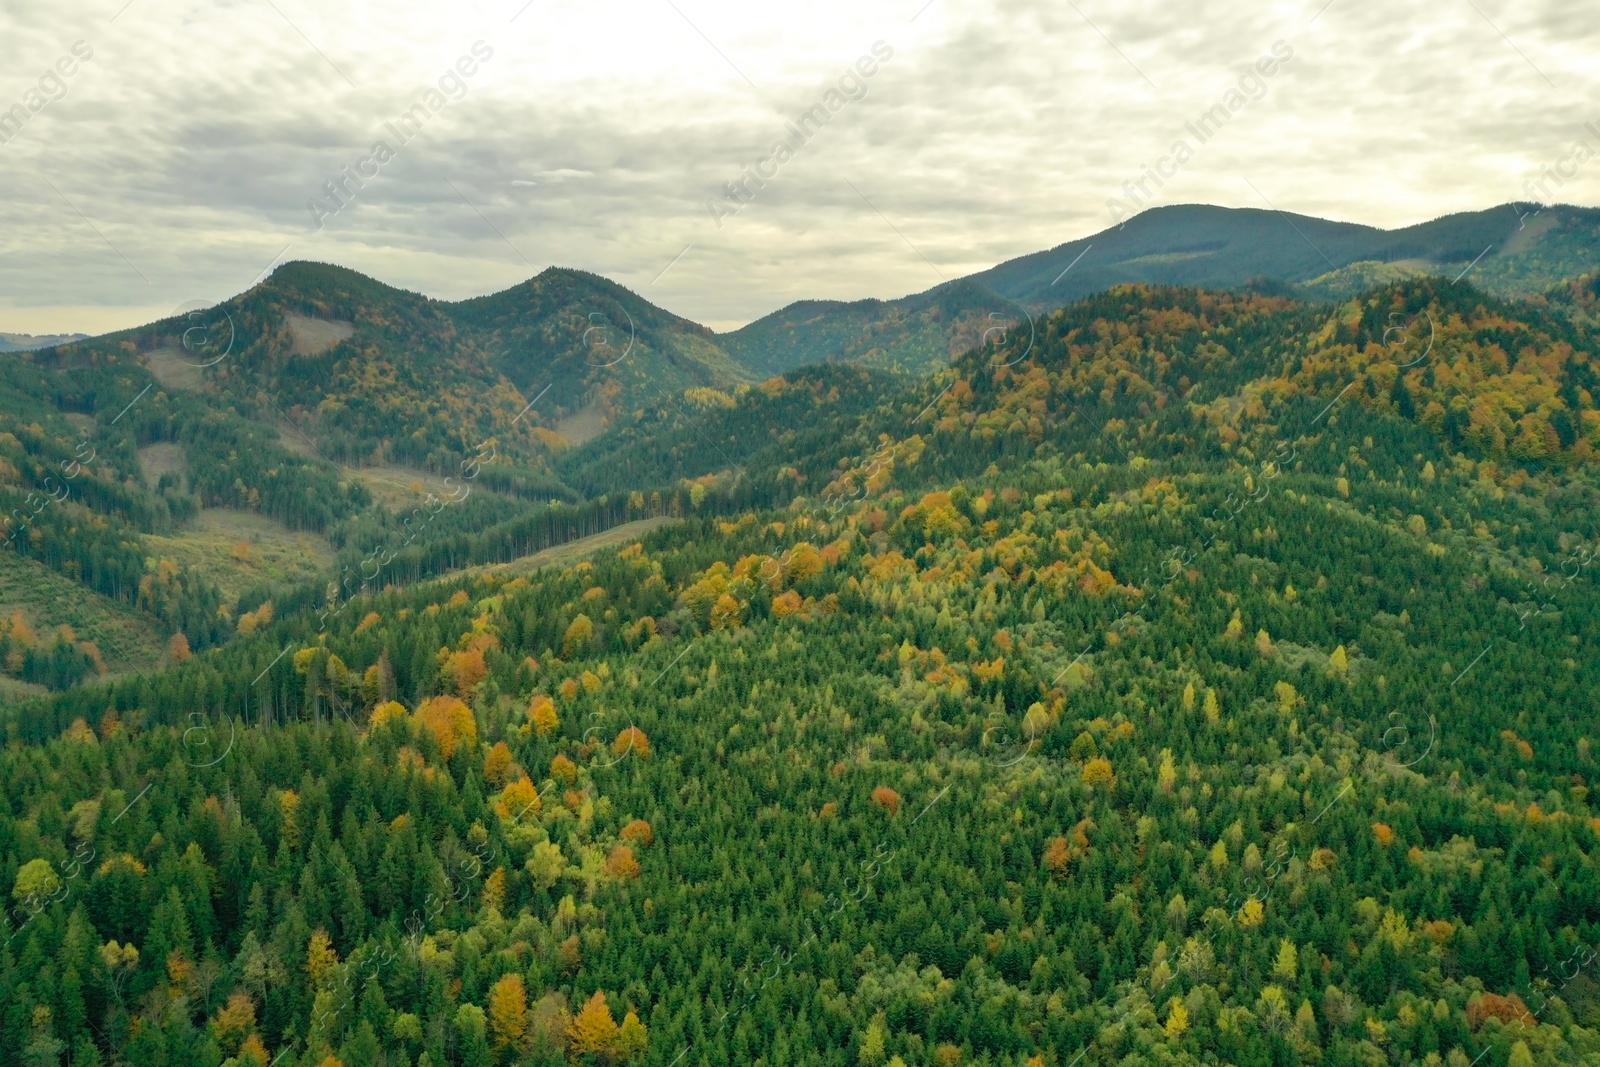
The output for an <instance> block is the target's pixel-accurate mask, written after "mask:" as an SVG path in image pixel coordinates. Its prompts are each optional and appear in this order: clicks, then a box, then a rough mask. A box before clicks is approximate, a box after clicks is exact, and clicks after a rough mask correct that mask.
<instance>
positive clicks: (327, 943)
mask: <svg viewBox="0 0 1600 1067" xmlns="http://www.w3.org/2000/svg"><path fill="white" fill-rule="evenodd" d="M338 962H339V954H338V953H336V952H334V951H333V941H332V939H331V938H329V937H328V931H326V930H324V929H322V928H321V927H320V926H319V927H317V929H316V932H315V933H313V934H312V935H311V941H310V943H309V944H307V945H306V974H307V975H308V976H309V977H310V978H311V985H312V988H316V987H318V986H320V985H322V982H323V980H324V979H325V978H327V977H328V975H329V974H330V973H331V972H332V971H333V968H334V967H335V966H336V965H337V964H338Z"/></svg>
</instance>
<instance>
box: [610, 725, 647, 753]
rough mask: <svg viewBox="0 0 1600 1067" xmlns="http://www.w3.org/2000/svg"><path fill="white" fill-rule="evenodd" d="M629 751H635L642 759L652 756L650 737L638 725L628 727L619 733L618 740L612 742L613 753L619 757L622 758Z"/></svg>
mask: <svg viewBox="0 0 1600 1067" xmlns="http://www.w3.org/2000/svg"><path fill="white" fill-rule="evenodd" d="M629 752H632V753H634V754H635V755H636V756H638V757H639V758H640V759H649V758H650V738H649V736H648V735H647V734H646V733H645V732H644V731H643V730H641V729H639V728H638V727H637V726H629V727H626V728H625V729H624V730H623V731H622V732H621V733H619V734H618V735H617V738H616V740H615V741H612V742H611V754H612V755H613V756H616V757H617V758H618V759H621V758H622V757H623V756H625V755H627V754H628V753H629Z"/></svg>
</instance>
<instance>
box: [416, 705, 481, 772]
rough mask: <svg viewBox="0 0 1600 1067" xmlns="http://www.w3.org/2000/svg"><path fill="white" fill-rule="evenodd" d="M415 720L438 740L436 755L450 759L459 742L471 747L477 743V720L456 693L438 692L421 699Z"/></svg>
mask: <svg viewBox="0 0 1600 1067" xmlns="http://www.w3.org/2000/svg"><path fill="white" fill-rule="evenodd" d="M415 718H416V722H417V725H418V726H421V727H422V728H423V729H424V730H426V731H428V732H429V733H430V734H432V735H433V738H434V740H435V741H437V742H438V744H439V755H441V756H443V757H444V758H445V759H449V758H450V757H451V756H453V755H455V754H456V749H458V748H460V747H461V746H462V745H466V746H467V747H469V748H470V747H471V746H473V745H476V744H477V743H478V723H477V720H476V719H474V718H473V717H472V709H471V708H469V707H467V706H466V705H465V704H463V703H462V702H461V701H460V700H458V699H456V698H455V697H446V696H439V697H434V698H433V699H431V700H428V701H426V702H424V703H423V705H422V706H421V707H420V708H418V709H417V713H416V716H415Z"/></svg>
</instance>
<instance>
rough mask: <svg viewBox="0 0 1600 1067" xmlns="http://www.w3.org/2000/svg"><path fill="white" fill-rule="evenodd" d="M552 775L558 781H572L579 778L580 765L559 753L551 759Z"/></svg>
mask: <svg viewBox="0 0 1600 1067" xmlns="http://www.w3.org/2000/svg"><path fill="white" fill-rule="evenodd" d="M550 777H552V778H554V779H555V780H556V781H558V782H567V783H569V784H570V783H572V782H576V781H577V780H578V765H577V764H576V763H573V762H572V761H571V760H569V759H568V758H567V757H566V756H563V755H561V754H560V753H557V754H556V756H555V757H554V758H553V759H551V760H550Z"/></svg>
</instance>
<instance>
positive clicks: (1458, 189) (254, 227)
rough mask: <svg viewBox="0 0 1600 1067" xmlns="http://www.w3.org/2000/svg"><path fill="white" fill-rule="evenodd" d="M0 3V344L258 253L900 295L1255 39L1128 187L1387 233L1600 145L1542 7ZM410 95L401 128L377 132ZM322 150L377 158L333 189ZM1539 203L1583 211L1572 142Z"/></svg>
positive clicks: (1570, 23) (1206, 79)
mask: <svg viewBox="0 0 1600 1067" xmlns="http://www.w3.org/2000/svg"><path fill="white" fill-rule="evenodd" d="M6 7H7V11H6V14H5V16H4V19H5V22H6V23H7V25H6V27H5V28H6V31H7V32H5V33H3V34H0V71H3V72H4V73H3V75H0V111H3V110H5V109H10V108H13V106H15V107H19V108H21V111H14V112H13V113H12V114H13V117H14V121H17V117H18V116H20V117H21V118H25V120H26V121H25V123H24V124H21V126H20V130H18V131H16V132H15V134H14V136H11V137H10V139H9V140H8V141H6V143H4V144H0V181H3V182H4V189H5V192H6V195H5V196H4V198H3V201H0V213H3V215H0V248H3V250H4V253H3V255H0V331H26V332H32V333H41V332H51V331H85V332H100V331H105V330H110V329H116V328H120V327H124V326H130V325H135V324H137V323H140V322H144V321H148V320H150V319H153V318H156V317H159V316H163V315H166V314H170V313H171V312H172V311H173V310H174V309H175V308H176V307H178V306H180V305H182V304H186V303H192V302H194V301H205V302H208V303H209V302H214V301H216V300H220V299H223V298H225V297H228V296H230V295H232V294H234V293H237V292H239V291H241V290H243V289H245V288H248V287H249V286H250V285H251V284H252V283H253V282H254V281H255V280H256V279H257V278H258V277H259V276H260V275H262V273H263V272H265V271H266V270H267V269H268V268H269V267H270V266H271V265H272V264H273V263H274V262H277V261H279V260H281V259H285V258H293V259H301V258H303V259H316V260H325V261H331V262H336V263H341V264H344V265H347V266H350V267H353V268H355V269H357V270H360V271H363V272H365V273H368V274H371V275H373V276H375V277H377V278H380V279H382V280H384V281H386V282H389V283H391V284H394V285H398V286H402V287H405V288H408V289H414V290H418V291H421V292H424V293H427V294H429V295H432V296H437V297H442V298H449V299H456V298H461V297H465V296H471V295H475V294H479V293H484V292H490V291H494V290H497V289H501V288H504V287H506V286H509V285H512V284H515V283H516V282H518V281H520V280H522V279H523V278H526V277H528V276H529V275H531V274H534V273H537V272H538V271H539V270H542V269H544V268H545V267H546V266H549V265H551V264H558V265H563V266H572V267H581V268H584V269H587V270H592V271H595V272H597V273H600V274H604V275H606V276H608V277H610V278H613V279H615V280H616V281H618V282H621V283H622V284H624V285H627V286H629V287H631V288H633V289H635V290H636V291H638V292H640V293H641V294H643V295H644V296H645V297H647V298H648V299H650V300H652V301H654V302H656V303H658V304H661V305H662V306H664V307H666V308H668V309H670V310H672V311H674V312H677V313H679V314H681V315H685V316H687V317H689V318H692V319H695V320H697V321H701V322H705V323H707V324H709V325H712V326H715V327H717V328H729V327H732V326H736V325H739V324H742V323H744V322H747V321H749V320H751V319H753V318H756V317H759V316H760V315H763V314H765V313H767V312H769V311H772V310H774V309H776V308H778V307H781V306H783V305H784V304H786V303H789V302H790V301H792V300H796V299H800V298H804V297H832V298H842V299H853V298H858V297H862V296H882V297H894V296H900V295H903V294H905V293H908V292H915V291H919V290H922V289H925V288H927V287H928V286H930V285H933V284H935V283H937V282H938V281H939V280H940V279H941V278H953V277H957V276H959V275H961V274H965V273H970V272H972V271H975V270H981V269H983V268H985V267H988V266H991V265H993V264H994V263H996V262H999V261H1000V260H1003V259H1007V258H1009V257H1012V256H1016V255H1020V254H1023V253H1026V252H1031V251H1036V250H1038V249H1041V248H1047V247H1050V246H1053V245H1056V244H1059V243H1061V242H1063V241H1066V240H1070V239H1073V238H1076V237H1080V236H1084V235H1087V234H1090V233H1093V232H1095V231H1097V230H1100V229H1103V228H1104V227H1105V226H1106V225H1108V224H1109V223H1110V221H1111V216H1110V214H1109V212H1108V207H1107V200H1108V198H1110V197H1112V196H1121V195H1122V187H1123V183H1124V182H1127V181H1129V180H1134V179H1137V178H1139V177H1140V176H1141V168H1142V167H1143V166H1144V165H1145V164H1150V163H1154V162H1155V161H1156V159H1157V158H1159V157H1160V156H1162V155H1164V154H1165V153H1166V152H1167V151H1168V150H1169V148H1170V146H1171V145H1172V143H1173V141H1174V140H1175V139H1176V138H1178V137H1180V136H1184V134H1185V131H1184V123H1185V122H1186V121H1190V120H1192V119H1194V118H1196V117H1197V116H1198V115H1199V113H1200V112H1202V111H1204V110H1205V109H1206V108H1207V107H1209V106H1211V104H1213V103H1215V102H1216V101H1217V100H1218V99H1219V98H1220V97H1222V96H1223V94H1224V93H1226V92H1227V91H1228V90H1229V89H1230V88H1232V87H1234V86H1235V85H1237V84H1238V83H1239V81H1240V78H1241V75H1243V74H1244V73H1245V72H1246V71H1247V70H1248V69H1249V68H1250V66H1251V65H1252V64H1253V63H1255V61H1256V60H1257V59H1258V58H1259V57H1261V56H1262V55H1264V54H1267V53H1269V52H1270V51H1271V49H1272V47H1273V44H1274V42H1279V41H1281V42H1283V45H1282V46H1280V50H1281V49H1282V48H1285V47H1286V48H1287V49H1291V50H1292V53H1293V58H1292V59H1290V60H1289V61H1288V62H1287V63H1285V64H1283V65H1282V66H1281V68H1279V69H1278V70H1277V71H1276V73H1274V74H1273V76H1272V77H1270V78H1267V79H1264V80H1263V82H1262V85H1263V86H1264V95H1261V97H1260V99H1258V100H1255V101H1254V102H1252V103H1251V104H1249V106H1248V107H1246V108H1245V109H1244V110H1243V112H1242V113H1240V114H1239V115H1237V116H1236V117H1235V118H1234V120H1233V121H1232V122H1231V123H1230V124H1229V125H1228V126H1227V128H1226V129H1225V130H1223V131H1222V132H1221V133H1220V134H1219V135H1217V136H1216V137H1214V138H1213V139H1211V140H1210V141H1209V142H1208V143H1206V144H1205V145H1203V146H1200V147H1199V148H1198V151H1197V153H1196V155H1195V158H1194V159H1192V160H1191V161H1190V162H1189V163H1188V164H1187V165H1186V166H1184V167H1183V168H1182V169H1181V170H1180V171H1179V173H1178V175H1177V176H1176V177H1175V178H1172V179H1171V180H1169V181H1167V182H1166V185H1165V187H1164V188H1162V189H1161V190H1160V191H1159V201H1158V202H1160V203H1184V202H1201V203H1214V204H1224V205H1230V206H1258V207H1263V206H1267V204H1268V203H1270V204H1271V205H1272V206H1275V207H1277V208H1280V209H1283V210H1286V211H1297V212H1304V213H1307V214H1313V215H1320V216H1323V217H1328V218H1337V219H1344V220H1350V221H1356V222H1365V223H1370V224H1375V225H1381V226H1397V225H1405V224H1408V223H1413V222H1419V221H1422V220H1425V219H1429V218H1433V217H1435V216H1438V215H1441V214H1444V213H1446V212H1450V211H1456V210H1463V209H1474V208H1481V207H1488V206H1491V205H1494V204H1500V203H1504V202H1507V201H1511V200H1517V199H1526V198H1527V195H1528V194H1527V193H1526V192H1525V191H1524V182H1525V181H1527V180H1528V179H1529V178H1532V177H1537V176H1538V174H1539V170H1540V167H1541V166H1544V165H1550V164H1553V163H1554V162H1555V161H1557V160H1558V159H1561V158H1562V157H1563V156H1565V155H1567V153H1568V151H1569V149H1570V147H1571V145H1572V143H1573V141H1574V140H1575V139H1577V138H1579V137H1583V136H1588V137H1589V139H1590V142H1591V144H1593V145H1597V146H1600V137H1596V136H1594V135H1586V134H1585V131H1584V124H1585V123H1586V122H1594V123H1595V124H1596V128H1597V129H1600V91H1597V90H1600V19H1596V18H1595V17H1594V12H1593V10H1592V7H1591V6H1590V5H1588V4H1582V3H1573V2H1572V0H1531V2H1523V3H1512V2H1511V0H1426V2H1424V0H1386V2H1383V3H1377V2H1374V0H1332V3H1329V4H1327V6H1326V7H1324V6H1323V0H1310V2H1305V3H1301V2H1292V3H1288V2H1286V3H1262V2H1260V0H1184V2H1181V3H1180V2H1173V0H1160V2H1153V0H1115V2H1113V0H1064V2H1060V3H1057V2H1048V3H1046V2H1030V3H1024V2H1015V0H998V2H996V0H970V2H969V0H929V2H926V3H925V2H924V0H849V2H843V0H806V2H804V3H792V4H750V3H731V2H730V3H723V2H717V0H581V2H580V0H457V2H456V3H451V4H440V3H435V2H430V3H417V2H412V0H368V2H363V0H352V2H349V3H339V4H333V3H328V2H326V0H213V2H207V0H131V2H126V3H125V0H49V2H45V0H12V2H8V3H7V5H6ZM1319 9H1320V10H1319ZM79 42H81V43H79ZM479 42H481V43H479ZM875 42H882V44H880V45H878V48H879V52H880V54H883V53H884V52H892V54H891V55H890V56H889V58H888V59H887V60H882V61H879V62H877V63H876V67H875V73H873V74H872V75H871V76H870V77H864V78H860V79H859V82H857V81H852V80H851V79H850V78H849V77H847V74H848V72H849V71H850V70H851V68H852V66H853V65H854V64H855V63H856V62H857V60H858V59H860V58H861V57H863V56H871V55H872V51H873V46H874V43H875ZM474 45H476V46H477V52H478V55H479V56H480V57H481V56H483V55H485V54H487V55H488V58H486V59H475V58H474V57H473V50H474ZM75 47H76V48H77V51H78V55H79V57H81V56H82V55H83V54H84V53H86V52H92V55H91V56H90V57H89V58H87V59H82V58H74V57H73V52H74V48H75ZM462 57H467V59H468V60H469V61H468V62H465V63H462V64H461V66H462V68H463V69H471V70H472V71H473V72H472V73H471V74H470V76H469V75H464V74H459V73H457V74H454V75H450V73H449V72H451V71H452V70H454V69H455V68H456V65H457V64H458V62H459V61H461V60H462ZM864 66H865V67H866V68H873V66H874V65H873V64H872V63H867V64H864ZM65 70H71V71H72V73H71V75H70V76H68V75H65V74H63V73H61V72H62V71H65ZM52 72H54V73H52ZM858 77H859V76H858ZM441 78H443V79H444V87H445V92H444V93H441V94H440V95H439V96H437V97H434V98H432V102H433V103H434V104H435V105H436V106H438V105H441V104H442V106H439V107H438V110H437V112H436V113H435V112H428V111H427V103H428V96H427V94H428V93H429V91H430V90H435V91H437V90H438V89H439V86H440V81H441ZM841 79H845V85H846V88H847V89H850V90H851V91H852V93H853V94H854V95H860V88H861V87H864V89H865V95H864V96H862V97H861V98H860V99H855V100H846V99H844V98H843V94H840V96H838V97H834V98H833V102H834V103H835V105H838V109H837V111H836V112H835V113H833V114H832V117H831V120H830V121H829V123H828V125H827V126H826V127H825V128H824V129H822V130H821V131H820V132H818V133H817V134H816V135H815V136H813V137H811V138H810V140H809V141H808V142H807V143H806V144H804V145H803V147H801V148H800V150H799V151H798V153H797V154H795V155H794V157H793V158H792V159H788V160H786V161H783V162H782V163H781V166H779V165H777V164H776V163H766V164H765V168H766V171H767V173H771V171H772V168H773V167H774V166H777V174H776V176H775V177H772V178H769V179H767V180H766V184H765V187H764V188H761V189H759V190H756V195H755V197H754V199H753V200H752V201H751V202H750V203H748V204H747V205H745V206H744V207H743V208H742V209H741V210H740V211H739V213H738V214H737V215H736V216H735V215H731V214H727V213H726V212H725V211H719V212H717V213H715V214H720V215H723V216H724V217H722V218H720V222H721V225H720V226H719V225H718V221H719V219H718V218H716V217H715V215H714V213H713V211H712V210H711V209H710V207H709V206H708V205H709V204H710V203H712V202H716V203H720V204H721V205H722V206H723V208H725V209H730V210H731V207H732V205H731V204H730V203H729V202H728V201H727V200H725V199H723V194H724V183H726V182H729V181H731V180H736V179H739V178H740V177H741V174H742V173H743V172H744V169H745V167H747V166H751V165H754V164H756V163H758V162H760V161H763V160H766V159H768V158H769V157H770V156H771V155H772V149H773V145H774V142H776V141H777V140H778V139H779V138H783V137H789V138H790V139H791V140H793V139H794V138H793V136H792V135H791V134H789V132H788V131H787V129H786V126H785V124H786V123H789V122H791V121H793V120H794V119H796V118H797V117H798V116H799V115H800V114H801V113H802V112H804V111H805V110H806V109H807V108H810V107H812V106H813V105H817V104H823V105H824V106H826V104H827V102H828V98H827V95H826V94H827V93H828V92H829V90H830V89H835V88H836V87H837V86H838V85H839V84H840V80H841ZM445 101H447V102H445ZM841 101H843V102H842V104H841V103H840V102H841ZM40 103H43V106H42V107H41V108H39V109H38V110H37V111H34V110H31V109H30V105H34V106H37V105H38V104H40ZM419 103H421V104H422V105H423V111H422V112H418V114H423V113H426V114H428V116H429V117H428V118H427V120H426V122H425V123H424V124H423V125H422V127H421V129H420V130H419V131H418V132H416V133H415V135H414V136H412V137H411V138H410V139H409V140H408V141H405V142H404V143H402V142H401V140H400V139H399V138H398V137H396V136H395V134H394V133H393V132H391V130H390V129H388V128H386V126H385V123H390V122H393V121H394V120H395V119H396V118H397V117H398V116H400V115H401V114H402V113H404V112H406V111H407V110H408V109H410V108H412V107H413V106H414V105H417V104H419ZM8 132H9V131H8V130H7V129H6V128H5V127H0V136H4V135H5V134H6V133H8ZM379 141H383V142H384V143H385V145H386V146H387V149H392V150H393V156H392V158H389V156H388V152H387V151H384V152H382V153H380V155H381V156H382V159H381V160H379V159H377V158H376V157H374V156H373V148H374V145H375V143H376V142H379ZM1191 141H1192V138H1191ZM341 168H345V170H344V171H342V170H341ZM1569 170H1570V167H1569ZM349 171H361V172H365V173H367V174H371V175H373V176H372V177H370V178H368V179H366V180H365V184H364V185H363V186H362V187H361V188H359V189H358V188H356V186H355V184H354V183H353V182H352V183H350V184H349V185H348V186H347V188H349V189H350V190H352V196H351V198H350V199H349V202H348V203H346V204H343V205H340V204H338V203H337V202H336V201H333V200H330V199H329V198H328V197H327V195H326V193H325V190H324V183H325V182H327V181H329V180H330V179H337V178H340V177H342V176H343V174H344V173H348V172H349ZM374 172H375V173H374ZM751 188H752V189H754V188H755V187H754V185H752V186H751ZM1151 188H1153V187H1151ZM317 197H320V198H321V202H322V205H323V207H322V210H321V212H318V211H316V210H314V209H313V208H312V207H311V205H310V202H311V201H312V199H313V198H317ZM1557 199H1560V200H1562V201H1564V202H1571V203H1581V204H1591V205H1593V204H1600V159H1596V160H1593V161H1590V162H1589V163H1588V164H1587V165H1586V166H1585V167H1584V168H1583V169H1582V170H1581V171H1580V172H1579V174H1578V176H1577V177H1576V178H1574V179H1572V180H1570V181H1568V182H1567V183H1566V185H1565V186H1564V187H1563V188H1562V189H1561V190H1560V192H1559V196H1558V197H1557ZM334 207H338V208H339V210H337V211H334V210H333V208H334ZM319 214H320V216H321V217H320V218H319V217H318V216H319ZM319 222H320V226H319ZM686 249H687V251H685V250H686Z"/></svg>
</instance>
